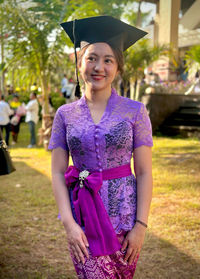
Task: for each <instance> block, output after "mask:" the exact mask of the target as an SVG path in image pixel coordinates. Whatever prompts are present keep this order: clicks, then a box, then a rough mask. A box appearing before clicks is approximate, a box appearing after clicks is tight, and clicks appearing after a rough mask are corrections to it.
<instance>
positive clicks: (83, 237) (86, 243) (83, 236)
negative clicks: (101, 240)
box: [82, 234, 89, 247]
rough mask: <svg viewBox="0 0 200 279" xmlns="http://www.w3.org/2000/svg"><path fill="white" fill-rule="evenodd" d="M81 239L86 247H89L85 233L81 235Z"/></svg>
mask: <svg viewBox="0 0 200 279" xmlns="http://www.w3.org/2000/svg"><path fill="white" fill-rule="evenodd" d="M82 239H83V242H84V244H85V246H86V247H89V243H88V240H87V237H86V235H85V234H83V235H82Z"/></svg>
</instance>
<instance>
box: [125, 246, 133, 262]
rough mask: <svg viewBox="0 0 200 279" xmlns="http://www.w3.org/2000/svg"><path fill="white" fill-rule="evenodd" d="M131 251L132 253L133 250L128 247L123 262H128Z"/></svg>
mask: <svg viewBox="0 0 200 279" xmlns="http://www.w3.org/2000/svg"><path fill="white" fill-rule="evenodd" d="M132 251H133V248H132V247H130V246H129V247H128V250H127V252H126V255H125V257H124V260H125V261H128V259H129V257H130V255H131V254H132Z"/></svg>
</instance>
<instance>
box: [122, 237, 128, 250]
mask: <svg viewBox="0 0 200 279" xmlns="http://www.w3.org/2000/svg"><path fill="white" fill-rule="evenodd" d="M127 246H128V240H127V239H126V238H125V239H124V242H123V244H122V248H121V250H122V251H124V250H125V249H126V248H127Z"/></svg>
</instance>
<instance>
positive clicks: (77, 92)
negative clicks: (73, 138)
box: [73, 19, 81, 99]
mask: <svg viewBox="0 0 200 279" xmlns="http://www.w3.org/2000/svg"><path fill="white" fill-rule="evenodd" d="M75 28H76V19H75V20H74V21H73V37H74V54H75V63H76V86H75V88H74V96H75V97H77V98H79V99H80V97H81V89H80V85H79V79H78V66H77V63H78V62H77V60H78V59H77V52H76V32H75Z"/></svg>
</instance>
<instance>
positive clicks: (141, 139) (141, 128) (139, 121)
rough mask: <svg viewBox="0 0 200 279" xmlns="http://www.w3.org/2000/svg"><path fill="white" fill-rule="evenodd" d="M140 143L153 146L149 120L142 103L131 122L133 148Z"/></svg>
mask: <svg viewBox="0 0 200 279" xmlns="http://www.w3.org/2000/svg"><path fill="white" fill-rule="evenodd" d="M141 145H147V146H153V139H152V128H151V121H150V119H149V116H148V113H147V110H146V107H145V106H144V104H142V103H141V104H140V107H139V109H138V111H137V114H136V117H135V121H134V124H133V149H135V148H137V147H139V146H141Z"/></svg>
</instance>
